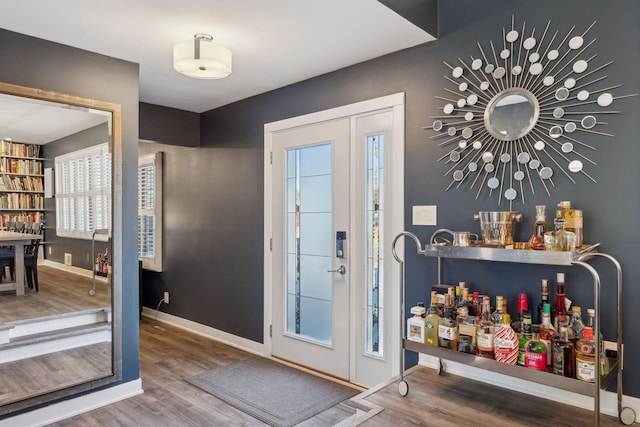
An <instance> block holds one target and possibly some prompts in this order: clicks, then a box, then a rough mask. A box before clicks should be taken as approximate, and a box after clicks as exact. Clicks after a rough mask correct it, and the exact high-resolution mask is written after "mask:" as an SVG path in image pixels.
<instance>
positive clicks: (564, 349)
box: [553, 326, 576, 378]
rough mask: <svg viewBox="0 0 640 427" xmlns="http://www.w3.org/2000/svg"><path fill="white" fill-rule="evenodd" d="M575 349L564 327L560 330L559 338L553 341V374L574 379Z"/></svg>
mask: <svg viewBox="0 0 640 427" xmlns="http://www.w3.org/2000/svg"><path fill="white" fill-rule="evenodd" d="M575 361H576V354H575V347H574V345H573V343H572V342H571V341H569V332H568V330H567V327H566V326H562V327H561V328H560V336H559V338H558V339H557V340H554V341H553V373H554V374H556V375H563V376H565V377H569V378H575V377H576V365H575Z"/></svg>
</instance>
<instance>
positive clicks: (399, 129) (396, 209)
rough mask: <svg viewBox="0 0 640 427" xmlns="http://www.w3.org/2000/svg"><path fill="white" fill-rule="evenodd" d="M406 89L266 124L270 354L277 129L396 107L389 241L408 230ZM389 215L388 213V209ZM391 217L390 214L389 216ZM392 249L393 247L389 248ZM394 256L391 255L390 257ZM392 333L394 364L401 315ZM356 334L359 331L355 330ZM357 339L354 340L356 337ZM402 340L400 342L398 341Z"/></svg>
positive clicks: (393, 271)
mask: <svg viewBox="0 0 640 427" xmlns="http://www.w3.org/2000/svg"><path fill="white" fill-rule="evenodd" d="M404 100H405V94H404V92H401V93H395V94H392V95H387V96H383V97H380V98H374V99H371V100H367V101H362V102H357V103H354V104H349V105H345V106H341V107H336V108H332V109H329V110H324V111H319V112H315V113H310V114H305V115H302V116H297V117H292V118H288V119H284V120H279V121H277V122H272V123H266V124H265V125H264V332H263V333H264V351H265V354H266V355H270V354H271V353H272V341H271V335H270V332H271V330H270V329H271V324H272V319H273V313H272V282H271V279H272V270H271V265H272V253H271V238H272V235H273V234H272V229H271V224H272V218H271V212H272V200H271V194H272V189H273V182H272V173H271V151H272V147H273V141H272V136H273V133H274V132H277V131H282V130H285V129H289V128H294V127H298V126H304V125H308V124H312V123H318V122H322V121H328V120H335V119H339V118H343V117H350V116H356V115H360V114H364V113H367V112H371V111H376V110H382V109H392V110H393V113H394V122H395V123H397V124H398V126H396V127H395V131H394V135H393V141H394V147H393V149H392V150H390V152H391V159H390V163H391V165H392V169H393V171H394V172H393V174H392V177H391V192H390V193H391V198H390V200H389V204H390V205H391V207H392V208H393V210H392V212H391V217H392V218H391V220H390V221H389V222H388V224H390V225H391V226H390V227H387V228H386V233H385V242H387V244H389V242H391V241H393V236H395V235H396V234H398V233H400V232H401V231H403V230H404V134H405V129H404V122H405V114H404ZM387 215H388V213H387ZM387 220H389V218H387ZM385 250H389V251H390V248H388V249H387V248H385ZM397 252H398V255H399V256H400V257H403V256H404V254H403V253H401V252H403V248H402V247H399V248H397ZM387 259H391V256H389V257H387ZM390 266H391V268H389V269H387V271H386V272H385V277H386V278H387V279H388V283H391V284H392V287H393V288H395V286H393V285H397V277H398V275H399V271H398V265H397V263H393V262H392V263H390ZM391 293H392V295H393V298H392V299H391V304H392V305H393V306H394V307H397V308H398V309H399V307H400V295H399V292H398V291H397V290H392V292H391ZM355 315H356V313H354V310H351V316H352V317H353V316H355ZM390 321H391V324H392V328H391V337H390V340H389V342H390V343H391V344H390V348H389V354H390V358H391V363H392V364H393V366H398V372H397V373H399V366H400V354H401V351H400V327H401V325H400V322H399V316H393V317H392V318H391V319H390ZM351 324H352V325H353V324H354V323H351ZM351 333H352V335H355V331H353V328H352V331H351ZM352 342H353V340H352ZM394 343H398V345H394Z"/></svg>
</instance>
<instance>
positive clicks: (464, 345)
mask: <svg viewBox="0 0 640 427" xmlns="http://www.w3.org/2000/svg"><path fill="white" fill-rule="evenodd" d="M456 322H457V323H458V351H460V352H463V353H469V354H476V352H477V351H478V348H477V341H476V332H477V327H476V318H475V317H474V316H470V315H469V311H468V309H467V307H466V305H465V306H462V307H460V308H458V318H457V319H456Z"/></svg>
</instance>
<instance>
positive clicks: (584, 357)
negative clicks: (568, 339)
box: [576, 326, 596, 383]
mask: <svg viewBox="0 0 640 427" xmlns="http://www.w3.org/2000/svg"><path fill="white" fill-rule="evenodd" d="M583 332H584V333H583V337H582V338H581V339H579V340H578V342H577V343H576V378H577V379H579V380H581V381H587V382H591V383H592V382H594V381H595V378H596V377H595V373H596V349H595V343H594V341H593V329H592V328H591V327H590V326H585V328H584V331H583Z"/></svg>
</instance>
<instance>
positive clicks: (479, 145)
mask: <svg viewBox="0 0 640 427" xmlns="http://www.w3.org/2000/svg"><path fill="white" fill-rule="evenodd" d="M473 148H474V150H479V149H481V148H482V142H480V141H474V142H473Z"/></svg>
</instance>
